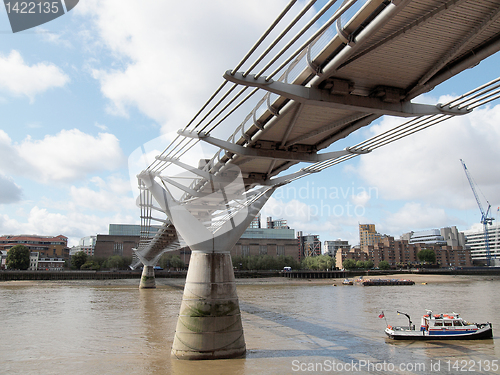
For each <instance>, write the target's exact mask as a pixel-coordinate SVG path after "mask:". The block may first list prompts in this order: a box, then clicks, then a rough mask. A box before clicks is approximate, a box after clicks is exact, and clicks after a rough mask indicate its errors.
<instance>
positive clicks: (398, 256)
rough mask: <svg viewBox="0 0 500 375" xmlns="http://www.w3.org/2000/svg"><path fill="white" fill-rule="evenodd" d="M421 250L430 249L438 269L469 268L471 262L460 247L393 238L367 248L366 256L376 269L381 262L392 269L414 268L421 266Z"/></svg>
mask: <svg viewBox="0 0 500 375" xmlns="http://www.w3.org/2000/svg"><path fill="white" fill-rule="evenodd" d="M423 249H431V250H433V251H434V253H435V254H436V264H437V265H439V266H440V267H470V266H472V260H471V256H470V251H468V250H467V249H465V248H463V247H462V246H448V245H442V244H426V243H422V242H421V243H414V244H411V243H409V242H408V241H407V240H394V237H391V236H384V237H383V238H382V239H381V240H380V242H379V243H377V244H375V245H373V246H368V255H369V258H370V259H371V260H373V263H374V266H375V267H378V266H379V263H380V262H381V261H383V260H385V261H387V262H388V263H389V265H390V266H391V267H393V268H402V267H416V266H418V265H420V264H421V262H420V261H419V259H418V257H417V254H418V253H419V251H421V250H423Z"/></svg>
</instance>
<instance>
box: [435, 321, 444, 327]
mask: <svg viewBox="0 0 500 375" xmlns="http://www.w3.org/2000/svg"><path fill="white" fill-rule="evenodd" d="M434 325H435V326H436V327H442V326H443V322H436V323H435V324H434Z"/></svg>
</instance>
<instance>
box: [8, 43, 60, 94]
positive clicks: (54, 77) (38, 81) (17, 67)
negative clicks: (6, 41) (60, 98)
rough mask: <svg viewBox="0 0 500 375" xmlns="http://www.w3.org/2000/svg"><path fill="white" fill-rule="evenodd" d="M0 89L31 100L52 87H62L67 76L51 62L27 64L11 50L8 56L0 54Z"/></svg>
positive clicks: (19, 55)
mask: <svg viewBox="0 0 500 375" xmlns="http://www.w3.org/2000/svg"><path fill="white" fill-rule="evenodd" d="M0 72H2V74H0V90H5V91H7V92H9V93H10V94H13V95H16V96H19V95H25V96H27V97H28V98H30V99H31V100H33V99H34V97H35V96H36V95H38V94H40V93H42V92H44V91H47V90H48V89H50V88H53V87H63V86H64V85H65V84H66V83H68V82H69V77H68V76H67V75H66V74H65V73H64V72H63V71H62V70H61V69H60V68H58V67H57V66H55V65H54V64H52V63H46V62H41V63H38V64H34V65H31V66H30V65H28V64H26V63H25V62H24V60H23V58H22V56H21V54H20V53H19V52H18V51H15V50H13V51H11V52H10V54H9V55H8V56H2V55H0Z"/></svg>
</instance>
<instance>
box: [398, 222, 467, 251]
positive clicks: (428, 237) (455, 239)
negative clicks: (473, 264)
mask: <svg viewBox="0 0 500 375" xmlns="http://www.w3.org/2000/svg"><path fill="white" fill-rule="evenodd" d="M401 239H403V240H407V241H408V242H409V243H411V244H414V243H425V244H435V245H447V246H462V247H465V236H464V234H463V233H460V232H459V231H458V229H457V227H455V226H453V227H445V228H441V229H429V230H423V231H418V232H409V233H405V234H403V235H402V236H401Z"/></svg>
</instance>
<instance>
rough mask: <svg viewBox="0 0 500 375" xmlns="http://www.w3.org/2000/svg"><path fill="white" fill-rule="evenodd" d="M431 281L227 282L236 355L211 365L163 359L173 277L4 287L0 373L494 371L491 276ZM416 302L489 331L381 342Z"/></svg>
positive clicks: (177, 293) (499, 335)
mask: <svg viewBox="0 0 500 375" xmlns="http://www.w3.org/2000/svg"><path fill="white" fill-rule="evenodd" d="M414 280H415V279H414ZM432 280H433V281H429V282H428V283H427V284H426V285H424V284H422V282H423V281H424V279H419V280H418V282H417V283H416V285H413V286H371V287H362V286H340V285H337V286H333V285H332V284H333V283H334V282H335V283H336V284H339V283H340V282H339V280H336V281H333V280H321V281H315V280H312V281H307V280H299V281H297V280H288V279H283V278H279V279H262V280H237V284H238V296H239V299H240V308H241V311H242V319H243V328H244V330H245V339H246V343H247V355H246V357H245V358H240V359H231V360H214V361H181V360H177V359H175V358H172V357H171V355H170V348H171V345H172V340H173V337H174V332H175V325H176V322H177V314H178V313H179V307H180V302H181V298H182V288H183V282H184V281H183V280H175V279H157V285H158V287H157V289H154V290H139V289H138V280H110V281H78V282H73V281H66V282H22V281H20V282H4V283H0V374H202V375H219V374H242V375H243V374H244V375H247V374H248V375H250V374H252V375H253V374H306V373H307V374H351V373H352V374H431V373H436V374H465V373H467V374H470V373H474V374H500V369H499V367H500V363H499V360H500V300H499V290H500V277H491V276H490V277H472V276H449V277H439V278H437V277H435V278H434V279H432ZM416 281H417V280H416ZM425 309H431V310H433V311H434V312H435V313H438V312H458V313H461V315H462V317H464V319H466V320H469V321H473V322H486V321H489V322H492V323H493V334H494V338H493V339H491V340H477V341H460V340H457V341H434V342H420V341H392V340H390V339H388V338H386V337H385V334H384V332H383V331H384V328H385V326H386V324H392V325H406V324H407V319H406V317H404V316H401V315H400V316H398V315H397V313H396V310H402V311H405V312H407V313H409V314H410V315H411V317H412V320H413V323H414V324H416V325H417V326H418V325H419V323H420V317H421V315H422V314H423V313H424V312H425ZM382 311H384V314H385V318H382V319H381V318H379V314H380V313H381V312H382Z"/></svg>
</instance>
